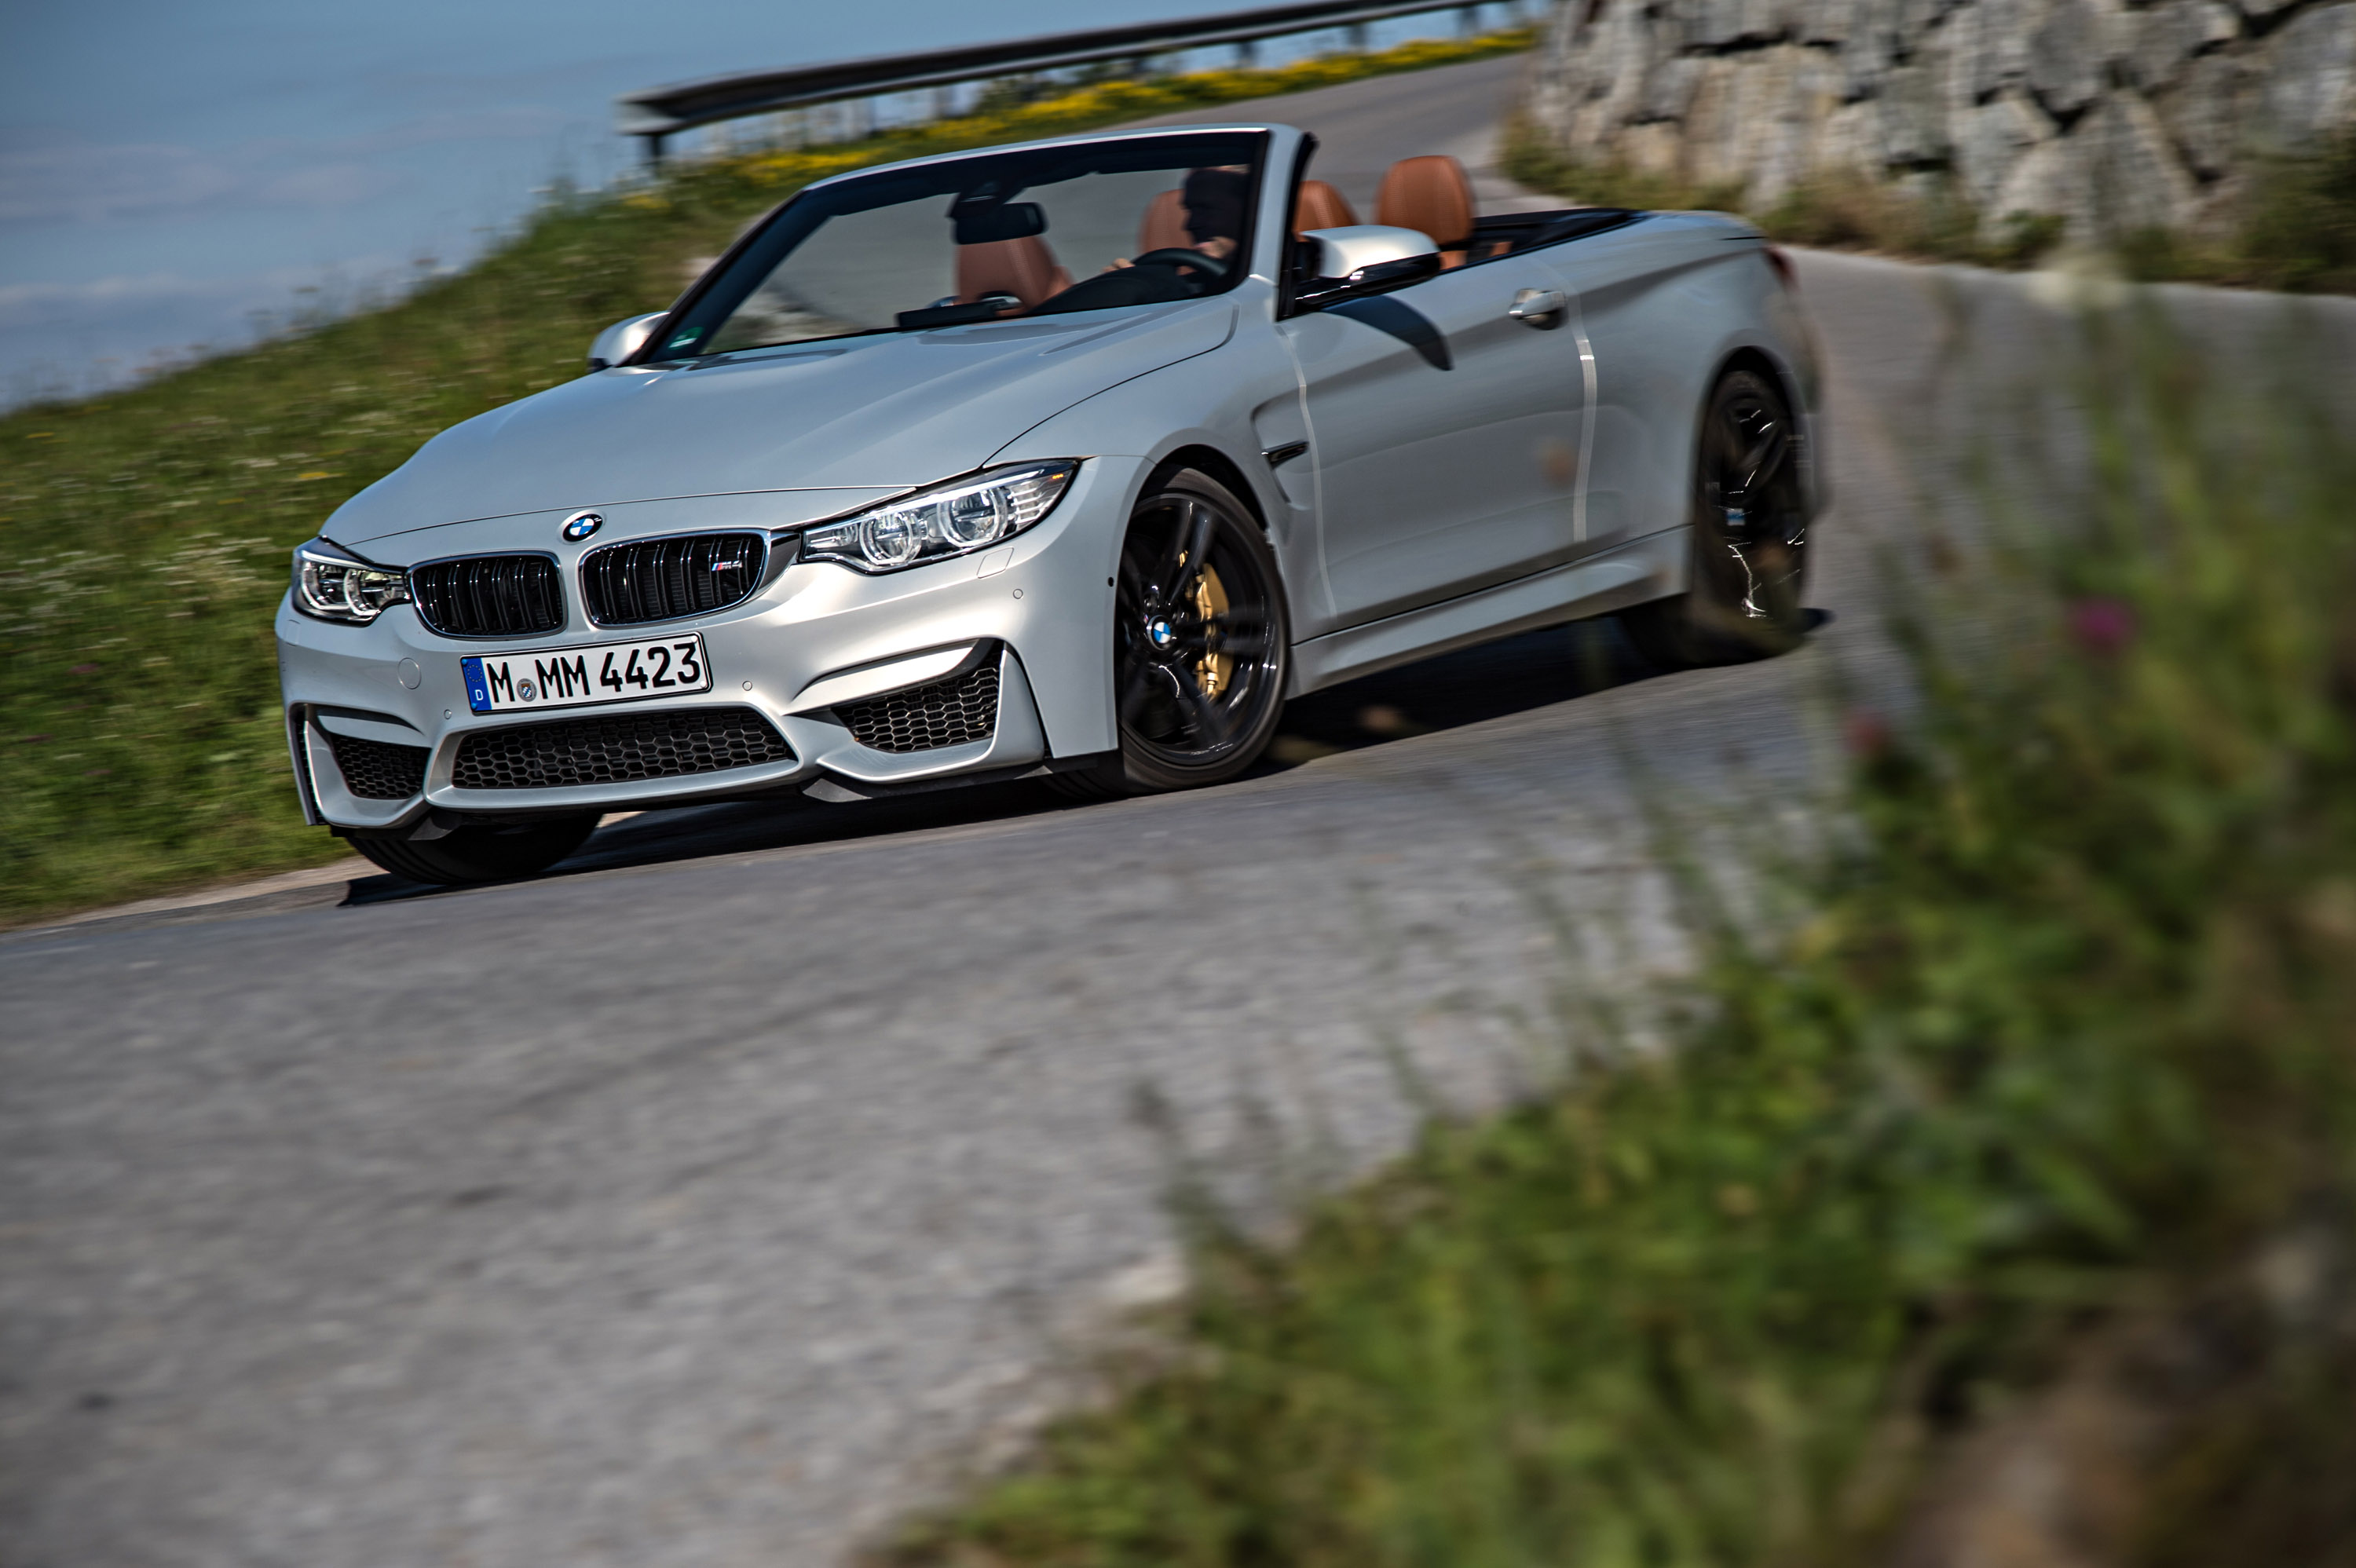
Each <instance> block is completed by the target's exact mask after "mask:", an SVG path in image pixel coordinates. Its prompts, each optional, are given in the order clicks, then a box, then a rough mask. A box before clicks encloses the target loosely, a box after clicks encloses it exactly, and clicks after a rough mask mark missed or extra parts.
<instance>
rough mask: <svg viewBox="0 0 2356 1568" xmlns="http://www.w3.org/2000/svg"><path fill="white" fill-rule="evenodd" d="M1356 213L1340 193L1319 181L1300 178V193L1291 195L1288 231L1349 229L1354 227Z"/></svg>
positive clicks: (1299, 232) (1296, 232) (1297, 232)
mask: <svg viewBox="0 0 2356 1568" xmlns="http://www.w3.org/2000/svg"><path fill="white" fill-rule="evenodd" d="M1357 221H1358V215H1357V214H1356V213H1355V212H1354V211H1352V210H1351V208H1350V203H1349V201H1348V199H1347V198H1346V197H1344V196H1343V195H1342V193H1341V192H1340V191H1338V190H1335V189H1334V188H1333V187H1332V186H1330V185H1327V184H1326V183H1325V182H1324V181H1323V180H1302V181H1301V194H1300V195H1299V196H1298V197H1294V198H1293V203H1292V231H1293V232H1294V233H1295V234H1301V233H1305V232H1307V231H1308V230H1309V229H1349V228H1354V227H1355V226H1356V224H1357Z"/></svg>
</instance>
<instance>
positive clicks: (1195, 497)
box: [1047, 469, 1292, 800]
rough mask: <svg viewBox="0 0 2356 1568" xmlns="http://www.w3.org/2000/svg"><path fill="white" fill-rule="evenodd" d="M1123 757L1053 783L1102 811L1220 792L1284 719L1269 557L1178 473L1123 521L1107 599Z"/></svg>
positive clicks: (1283, 674)
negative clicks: (1141, 799) (1167, 795)
mask: <svg viewBox="0 0 2356 1568" xmlns="http://www.w3.org/2000/svg"><path fill="white" fill-rule="evenodd" d="M1112 655H1113V658H1112V675H1113V701H1114V707H1115V712H1116V715H1117V718H1118V722H1119V729H1120V751H1119V755H1118V756H1117V757H1115V758H1112V759H1108V761H1106V762H1105V763H1099V764H1098V766H1096V767H1094V768H1090V769H1087V770H1084V771H1079V772H1074V773H1056V774H1055V775H1053V776H1052V777H1051V778H1050V779H1049V780H1048V781H1047V782H1048V783H1049V784H1051V785H1052V786H1054V787H1055V788H1056V789H1058V790H1060V791H1062V792H1063V793H1064V794H1066V795H1076V796H1078V797H1080V798H1082V799H1089V800H1105V799H1111V798H1115V797H1118V796H1121V795H1155V794H1160V793H1162V792H1163V791H1167V790H1179V789H1198V788H1201V787H1202V786H1203V785H1205V784H1223V783H1225V782H1226V780H1228V779H1231V778H1234V777H1235V776H1236V775H1237V773H1242V772H1243V771H1244V770H1245V769H1246V768H1248V767H1250V766H1251V765H1252V763H1256V762H1258V760H1259V755H1260V753H1261V752H1264V751H1266V750H1267V749H1268V743H1269V741H1270V740H1271V739H1273V738H1274V736H1275V734H1276V724H1277V720H1278V719H1279V718H1280V716H1281V715H1282V713H1283V711H1284V687H1285V681H1286V679H1287V677H1289V676H1290V674H1291V668H1292V665H1291V659H1292V645H1291V623H1290V619H1289V618H1288V617H1287V615H1286V613H1285V605H1284V588H1283V579H1282V577H1281V576H1280V573H1279V572H1278V570H1277V564H1276V552H1275V551H1274V550H1272V549H1269V543H1268V539H1267V536H1266V535H1264V534H1262V533H1261V532H1260V529H1259V525H1258V522H1256V521H1255V520H1254V519H1253V517H1252V515H1251V513H1250V511H1249V510H1248V508H1247V507H1245V506H1244V504H1243V503H1242V502H1241V501H1238V500H1237V498H1236V496H1235V495H1234V494H1233V493H1232V492H1231V491H1229V490H1228V489H1227V488H1226V486H1225V485H1221V484H1220V483H1219V482H1218V481H1217V480H1215V479H1213V478H1211V477H1210V476H1209V475H1205V474H1201V473H1197V472H1195V471H1194V470H1193V469H1181V470H1179V471H1178V472H1177V473H1174V474H1172V475H1168V476H1167V477H1166V478H1163V479H1162V480H1161V481H1160V482H1159V483H1156V484H1150V485H1148V486H1147V488H1146V493H1145V495H1144V496H1142V497H1141V499H1140V500H1139V501H1138V503H1137V509H1136V510H1135V511H1134V512H1132V513H1131V514H1130V522H1129V533H1128V535H1127V536H1126V537H1125V538H1124V539H1122V541H1121V549H1120V575H1119V578H1118V579H1116V581H1115V589H1114V593H1113V647H1112Z"/></svg>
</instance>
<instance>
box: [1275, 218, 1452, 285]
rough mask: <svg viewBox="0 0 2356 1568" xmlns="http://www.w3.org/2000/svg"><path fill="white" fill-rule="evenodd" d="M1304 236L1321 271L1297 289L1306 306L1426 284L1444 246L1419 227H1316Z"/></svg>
mask: <svg viewBox="0 0 2356 1568" xmlns="http://www.w3.org/2000/svg"><path fill="white" fill-rule="evenodd" d="M1301 240H1303V241H1304V242H1305V243H1306V244H1307V246H1308V248H1309V257H1308V260H1309V264H1310V271H1311V272H1312V273H1313V274H1315V275H1314V276H1312V278H1310V279H1309V280H1308V281H1307V282H1306V283H1302V284H1301V287H1300V288H1299V289H1297V290H1295V291H1294V297H1295V298H1296V299H1297V300H1299V301H1300V302H1301V304H1324V303H1325V302H1327V301H1329V300H1336V299H1344V298H1347V297H1349V296H1351V295H1355V294H1367V293H1382V292H1383V291H1384V290H1386V289H1396V288H1400V287H1403V286H1405V285H1406V284H1408V283H1420V282H1422V281H1423V280H1424V279H1426V278H1428V277H1430V276H1431V275H1432V274H1433V273H1435V272H1439V271H1440V246H1439V244H1438V243H1437V242H1435V241H1434V240H1433V239H1432V238H1431V236H1430V235H1429V234H1426V233H1424V232H1423V231H1422V230H1421V229H1395V228H1392V227H1390V226H1389V225H1387V224H1381V223H1361V224H1358V225H1356V226H1355V227H1353V228H1349V229H1310V230H1309V231H1308V232H1306V233H1304V234H1303V235H1301Z"/></svg>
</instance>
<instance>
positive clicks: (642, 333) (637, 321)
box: [589, 310, 670, 370]
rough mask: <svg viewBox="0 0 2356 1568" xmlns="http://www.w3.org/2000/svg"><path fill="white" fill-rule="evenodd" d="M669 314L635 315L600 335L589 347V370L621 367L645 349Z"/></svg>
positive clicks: (660, 312) (662, 311) (663, 311)
mask: <svg viewBox="0 0 2356 1568" xmlns="http://www.w3.org/2000/svg"><path fill="white" fill-rule="evenodd" d="M669 314H670V312H669V311H667V310H659V311H656V312H655V313H654V314H653V315H634V316H632V317H630V318H629V320H627V321H617V322H616V323H615V324H614V325H611V326H609V327H607V328H606V329H605V331H603V332H601V333H599V334H598V335H597V340H596V341H595V342H594V343H592V344H591V345H589V368H591V369H592V370H603V369H605V368H606V367H608V366H611V365H619V364H620V363H621V362H622V361H623V360H625V359H627V358H628V357H630V356H631V355H633V354H636V353H637V351H638V350H639V349H641V348H644V347H646V346H647V339H648V337H650V336H653V335H654V330H655V328H656V327H657V326H659V325H661V324H662V319H663V317H665V316H667V315H669Z"/></svg>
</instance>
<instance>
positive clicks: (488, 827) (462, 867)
mask: <svg viewBox="0 0 2356 1568" xmlns="http://www.w3.org/2000/svg"><path fill="white" fill-rule="evenodd" d="M597 816H598V814H597V813H595V812H594V811H593V812H587V813H584V814H583V815H581V816H558V817H547V818H543V819H541V820H539V821H536V822H514V823H498V824H491V823H486V824H483V825H482V826H479V827H460V828H457V829H455V830H454V831H452V832H450V833H447V834H445V835H444V836H443V837H439V838H355V839H353V840H352V848H355V849H357V850H359V852H360V853H361V854H363V855H365V856H367V857H368V858H369V859H371V860H373V861H375V862H376V863H377V864H378V865H380V866H381V867H383V868H384V869H386V870H388V871H391V873H392V874H393V875H394V876H396V877H407V878H408V879H409V880H411V881H412V882H499V881H506V880H509V878H513V877H529V876H532V875H535V874H536V873H538V872H541V871H545V870H546V869H549V868H550V867H551V866H553V865H555V864H556V863H557V862H558V861H559V860H562V859H564V857H566V856H567V855H570V854H572V853H573V851H574V850H575V849H578V848H581V846H582V843H583V841H584V840H585V839H586V838H587V837H589V835H590V834H591V833H593V832H594V831H596V827H597Z"/></svg>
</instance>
